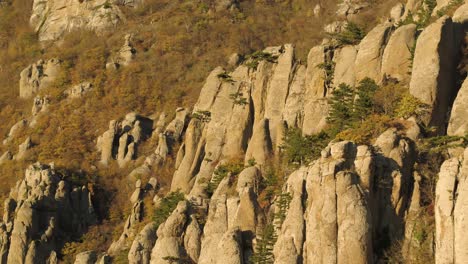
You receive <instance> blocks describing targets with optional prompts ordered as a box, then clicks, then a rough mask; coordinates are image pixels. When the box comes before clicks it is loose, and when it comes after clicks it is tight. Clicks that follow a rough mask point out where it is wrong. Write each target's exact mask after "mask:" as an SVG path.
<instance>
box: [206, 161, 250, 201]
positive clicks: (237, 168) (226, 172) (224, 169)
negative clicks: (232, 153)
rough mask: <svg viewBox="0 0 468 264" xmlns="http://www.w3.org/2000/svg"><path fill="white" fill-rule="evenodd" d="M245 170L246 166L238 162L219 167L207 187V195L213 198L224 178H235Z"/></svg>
mask: <svg viewBox="0 0 468 264" xmlns="http://www.w3.org/2000/svg"><path fill="white" fill-rule="evenodd" d="M243 169H244V165H242V164H241V163H237V162H234V163H228V164H224V165H219V166H218V167H217V168H216V169H215V171H214V172H213V177H212V179H211V181H210V182H209V183H208V185H207V187H206V193H207V194H208V195H209V196H210V197H211V196H212V195H213V193H214V192H215V191H216V189H217V188H218V186H219V184H220V183H221V181H222V180H223V179H224V178H226V177H227V176H230V177H235V176H237V175H239V173H241V171H242V170H243Z"/></svg>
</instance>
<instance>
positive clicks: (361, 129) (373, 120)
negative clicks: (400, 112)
mask: <svg viewBox="0 0 468 264" xmlns="http://www.w3.org/2000/svg"><path fill="white" fill-rule="evenodd" d="M392 126H395V124H394V123H393V122H392V119H391V118H390V117H388V116H385V115H371V116H369V117H368V118H366V119H365V120H364V121H362V122H361V123H359V124H356V125H355V126H354V127H352V128H348V129H346V130H344V131H341V132H340V133H338V135H336V138H335V139H336V140H349V141H353V142H355V143H356V144H371V143H372V142H371V140H372V139H374V138H376V137H378V136H379V135H380V134H382V133H383V132H385V130H387V129H388V128H389V127H392Z"/></svg>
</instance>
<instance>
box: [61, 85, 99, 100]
mask: <svg viewBox="0 0 468 264" xmlns="http://www.w3.org/2000/svg"><path fill="white" fill-rule="evenodd" d="M92 89H93V84H92V83H90V82H82V83H80V84H77V85H75V86H73V87H71V88H70V89H68V90H67V91H65V93H66V94H67V96H68V97H69V98H80V97H83V96H84V95H85V94H86V93H88V92H89V91H91V90H92Z"/></svg>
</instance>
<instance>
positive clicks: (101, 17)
mask: <svg viewBox="0 0 468 264" xmlns="http://www.w3.org/2000/svg"><path fill="white" fill-rule="evenodd" d="M123 21H125V17H124V15H123V13H122V12H121V11H120V9H119V7H117V5H116V4H114V2H113V1H106V0H99V1H92V2H89V1H64V0H50V1H40V0H35V1H34V2H33V8H32V14H31V19H30V24H31V26H32V27H33V28H34V29H35V30H36V32H37V33H38V35H39V40H41V41H46V40H58V39H60V38H62V37H63V35H64V34H66V33H69V32H72V31H74V30H79V29H88V30H94V31H96V32H98V33H99V32H102V31H104V30H106V29H109V28H113V27H115V26H117V25H118V24H119V23H122V22H123Z"/></svg>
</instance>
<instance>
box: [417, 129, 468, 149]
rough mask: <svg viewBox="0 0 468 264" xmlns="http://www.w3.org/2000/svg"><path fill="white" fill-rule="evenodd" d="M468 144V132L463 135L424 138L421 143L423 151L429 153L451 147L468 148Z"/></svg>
mask: <svg viewBox="0 0 468 264" xmlns="http://www.w3.org/2000/svg"><path fill="white" fill-rule="evenodd" d="M467 146H468V134H467V135H465V136H463V137H461V136H447V135H445V136H436V137H429V138H425V139H423V140H422V144H420V145H419V147H420V150H421V151H425V152H429V153H441V152H442V151H445V150H447V149H450V148H457V147H461V148H466V147H467Z"/></svg>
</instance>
